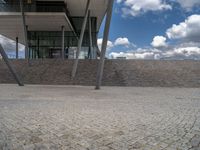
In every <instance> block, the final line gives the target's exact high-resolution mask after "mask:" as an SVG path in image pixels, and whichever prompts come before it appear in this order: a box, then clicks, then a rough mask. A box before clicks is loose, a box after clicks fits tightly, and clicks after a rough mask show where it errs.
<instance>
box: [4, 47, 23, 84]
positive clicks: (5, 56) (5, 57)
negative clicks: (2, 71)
mask: <svg viewBox="0 0 200 150" xmlns="http://www.w3.org/2000/svg"><path fill="white" fill-rule="evenodd" d="M0 54H1V56H2V58H3V59H4V61H5V63H6V65H7V66H8V69H9V70H10V72H11V73H12V75H13V77H14V78H15V80H16V82H17V83H18V85H19V86H24V84H23V83H22V82H21V81H20V78H19V77H18V75H17V73H16V71H15V69H14V68H13V67H12V65H11V64H10V62H9V59H8V56H7V55H6V53H5V51H4V49H3V47H2V46H1V44H0Z"/></svg>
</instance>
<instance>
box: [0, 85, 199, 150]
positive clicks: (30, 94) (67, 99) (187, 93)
mask: <svg viewBox="0 0 200 150" xmlns="http://www.w3.org/2000/svg"><path fill="white" fill-rule="evenodd" d="M24 149H25V150H32V149H35V150H39V149H40V150H46V149H51V150H53V149H55V150H57V149H61V150H62V149H63V150H161V149H164V150H200V90H199V89H198V88H196V89H195V88H136V87H102V90H99V91H96V90H94V89H93V87H80V86H37V85H29V86H25V87H17V86H16V85H0V150H24Z"/></svg>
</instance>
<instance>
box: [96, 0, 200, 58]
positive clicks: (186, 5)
mask: <svg viewBox="0 0 200 150" xmlns="http://www.w3.org/2000/svg"><path fill="white" fill-rule="evenodd" d="M199 6H200V0H117V1H115V4H114V8H113V18H112V23H111V29H110V37H109V40H110V45H111V46H110V47H109V48H108V52H107V56H108V57H111V56H112V54H111V53H116V55H117V54H118V55H119V56H126V54H131V55H133V54H135V53H136V54H144V53H145V52H148V53H151V54H152V53H155V52H156V54H158V53H159V54H160V53H161V55H162V54H163V53H166V52H171V51H173V50H177V51H178V50H180V51H181V50H182V51H183V52H185V51H189V53H191V56H187V58H188V59H192V58H194V57H193V55H197V54H196V53H199V44H198V43H199V42H200V40H199V39H198V38H200V29H197V28H199V27H200V7H199ZM193 20H195V21H196V22H195V23H193V24H190V22H192V21H193ZM181 23H185V24H186V26H187V27H185V28H182V29H181V30H183V31H182V32H184V30H189V31H188V33H186V34H188V35H184V36H181V34H182V33H181V31H180V33H176V30H177V29H176V28H180V26H181ZM173 24H176V25H177V27H176V28H175V27H174V28H173ZM103 27H104V23H103V24H102V28H101V30H100V33H99V38H100V39H101V38H102V37H103ZM169 29H171V31H169V32H167V30H169ZM198 31H199V33H198ZM194 33H195V35H192V34H194ZM168 34H169V35H168ZM176 34H180V35H177V36H176ZM156 36H159V37H157V38H156V39H155V40H154V44H152V42H153V39H154V38H155V37H156ZM118 38H121V41H122V40H124V41H126V42H124V44H122V43H123V42H121V44H115V43H116V40H117V39H118ZM165 38H166V39H165ZM127 39H128V42H127ZM160 40H161V41H160ZM159 41H160V42H161V43H160V45H159ZM99 42H101V41H99ZM128 43H131V44H130V45H129V44H128ZM99 45H101V44H100V43H99ZM153 45H154V46H153ZM191 49H192V50H191ZM194 49H195V50H194ZM158 51H160V52H158ZM120 52H121V54H122V55H120V54H119V53H120ZM183 52H182V53H183ZM124 53H125V54H124ZM171 53H172V52H171ZM175 53H177V52H175ZM180 53H181V52H180ZM182 53H181V54H176V55H178V56H173V57H174V58H177V59H178V58H179V57H181V56H179V55H183V56H182V57H181V58H185V56H184V54H182ZM194 53H195V54H194ZM118 55H117V56H118ZM188 55H189V54H188ZM133 56H134V55H133ZM154 56H155V54H152V56H151V57H149V58H150V59H154ZM165 57H172V56H171V55H170V56H169V55H165ZM112 58H113V57H112ZM131 58H134V57H131ZM160 58H161V56H160ZM187 58H186V59H187ZM195 58H196V56H195Z"/></svg>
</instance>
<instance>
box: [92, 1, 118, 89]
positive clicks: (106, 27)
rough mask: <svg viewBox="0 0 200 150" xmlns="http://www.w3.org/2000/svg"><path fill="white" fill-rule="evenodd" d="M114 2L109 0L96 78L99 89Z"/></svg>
mask: <svg viewBox="0 0 200 150" xmlns="http://www.w3.org/2000/svg"><path fill="white" fill-rule="evenodd" d="M113 2H114V0H109V3H108V9H107V15H106V22H105V29H104V35H103V43H102V48H101V56H100V61H99V65H98V70H97V79H96V88H95V89H97V90H98V89H100V86H101V82H102V77H103V69H104V63H105V54H106V48H107V43H108V36H109V31H110V22H111V18H112V9H113Z"/></svg>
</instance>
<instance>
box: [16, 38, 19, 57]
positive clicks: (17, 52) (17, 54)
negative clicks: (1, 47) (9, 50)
mask: <svg viewBox="0 0 200 150" xmlns="http://www.w3.org/2000/svg"><path fill="white" fill-rule="evenodd" d="M18 43H19V38H18V37H16V59H18V58H19V46H18Z"/></svg>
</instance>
